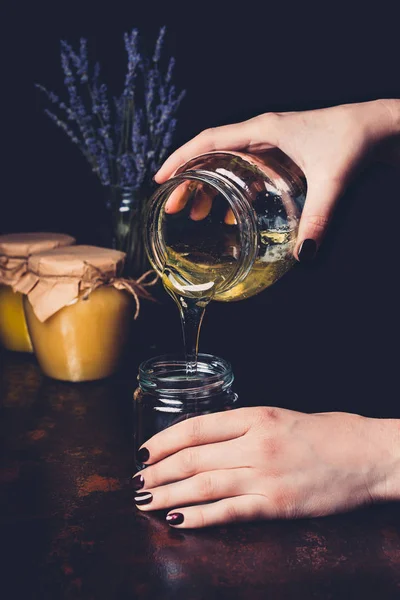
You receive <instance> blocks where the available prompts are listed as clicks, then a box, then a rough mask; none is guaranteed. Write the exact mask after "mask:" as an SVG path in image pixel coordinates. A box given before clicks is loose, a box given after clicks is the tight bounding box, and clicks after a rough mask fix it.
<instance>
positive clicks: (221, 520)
mask: <svg viewBox="0 0 400 600" xmlns="http://www.w3.org/2000/svg"><path fill="white" fill-rule="evenodd" d="M264 501H265V500H264V498H263V496H257V495H246V496H236V497H235V498H224V499H223V500H219V501H218V502H212V503H211V504H203V505H200V506H189V507H186V508H177V509H174V510H173V511H171V512H170V513H169V514H168V515H167V517H166V521H167V523H169V524H170V525H173V526H174V527H177V528H179V529H198V528H200V527H211V526H216V525H224V524H227V523H237V522H241V521H257V520H259V519H262V518H265V517H266V515H265V506H264Z"/></svg>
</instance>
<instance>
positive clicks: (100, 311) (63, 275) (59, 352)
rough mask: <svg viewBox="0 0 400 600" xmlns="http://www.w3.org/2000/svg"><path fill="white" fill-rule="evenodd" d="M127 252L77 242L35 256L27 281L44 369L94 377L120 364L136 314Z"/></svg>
mask: <svg viewBox="0 0 400 600" xmlns="http://www.w3.org/2000/svg"><path fill="white" fill-rule="evenodd" d="M124 258H125V254H124V253H123V252H119V251H117V250H111V249H108V248H98V247H94V246H72V247H70V248H59V249H57V250H54V251H50V252H44V253H41V254H37V255H34V256H31V258H30V259H29V262H28V272H27V274H26V276H25V278H24V280H23V281H22V282H21V283H22V286H21V287H22V288H23V291H25V293H26V297H25V298H24V307H25V315H26V321H27V325H28V330H29V334H30V336H31V340H32V344H33V348H34V351H35V354H36V357H37V360H38V362H39V365H40V367H41V369H42V371H43V373H44V374H45V375H47V376H49V377H52V378H54V379H59V380H63V381H90V380H96V379H103V378H105V377H108V376H110V375H112V374H113V373H114V372H115V371H116V370H117V368H118V366H119V364H120V360H121V357H122V353H123V350H124V348H125V344H126V341H127V338H128V334H129V329H130V324H131V322H132V321H133V316H134V298H133V296H132V295H131V293H129V291H128V290H129V284H126V280H123V279H121V278H119V273H120V272H121V270H122V267H123V263H124Z"/></svg>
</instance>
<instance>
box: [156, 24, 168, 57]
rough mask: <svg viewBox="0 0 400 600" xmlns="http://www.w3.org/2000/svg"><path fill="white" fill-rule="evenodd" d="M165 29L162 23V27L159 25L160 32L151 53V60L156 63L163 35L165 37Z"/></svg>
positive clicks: (159, 54)
mask: <svg viewBox="0 0 400 600" xmlns="http://www.w3.org/2000/svg"><path fill="white" fill-rule="evenodd" d="M166 30H167V28H166V27H165V25H164V26H163V27H161V29H160V33H159V34H158V38H157V41H156V46H155V49H154V54H153V62H154V63H158V62H159V60H160V56H161V50H162V46H163V43H164V37H165V32H166Z"/></svg>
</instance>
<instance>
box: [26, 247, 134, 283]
mask: <svg viewBox="0 0 400 600" xmlns="http://www.w3.org/2000/svg"><path fill="white" fill-rule="evenodd" d="M124 260H125V253H124V252H120V251H119V250H112V249H111V248H99V247H97V246H70V247H68V248H56V249H54V250H49V251H47V252H41V253H40V254H34V255H32V256H30V258H29V260H28V271H29V272H30V273H33V274H35V275H37V276H38V277H53V276H54V277H57V276H58V277H60V278H64V277H73V278H79V279H82V280H93V279H94V278H95V277H98V276H99V275H103V276H110V277H115V276H116V275H118V273H119V272H120V270H121V269H122V267H123V264H124Z"/></svg>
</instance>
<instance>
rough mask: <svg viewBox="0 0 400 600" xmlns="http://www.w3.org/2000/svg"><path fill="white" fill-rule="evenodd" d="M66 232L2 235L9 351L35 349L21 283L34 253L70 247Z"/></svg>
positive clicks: (1, 297)
mask: <svg viewBox="0 0 400 600" xmlns="http://www.w3.org/2000/svg"><path fill="white" fill-rule="evenodd" d="M74 243H75V240H74V238H73V237H71V236H70V235H66V234H63V233H40V232H34V233H8V234H4V235H0V343H1V345H2V346H4V347H5V348H6V349H7V350H13V351H16V352H33V349H32V343H31V340H30V337H29V333H28V329H27V325H26V321H25V315H24V309H23V302H22V295H21V293H20V292H18V291H17V287H18V284H19V282H20V280H21V278H22V277H24V275H25V274H26V272H27V269H28V260H29V257H30V256H32V255H33V254H36V253H40V252H44V251H47V250H52V249H54V248H58V247H65V246H70V245H72V244H74Z"/></svg>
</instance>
